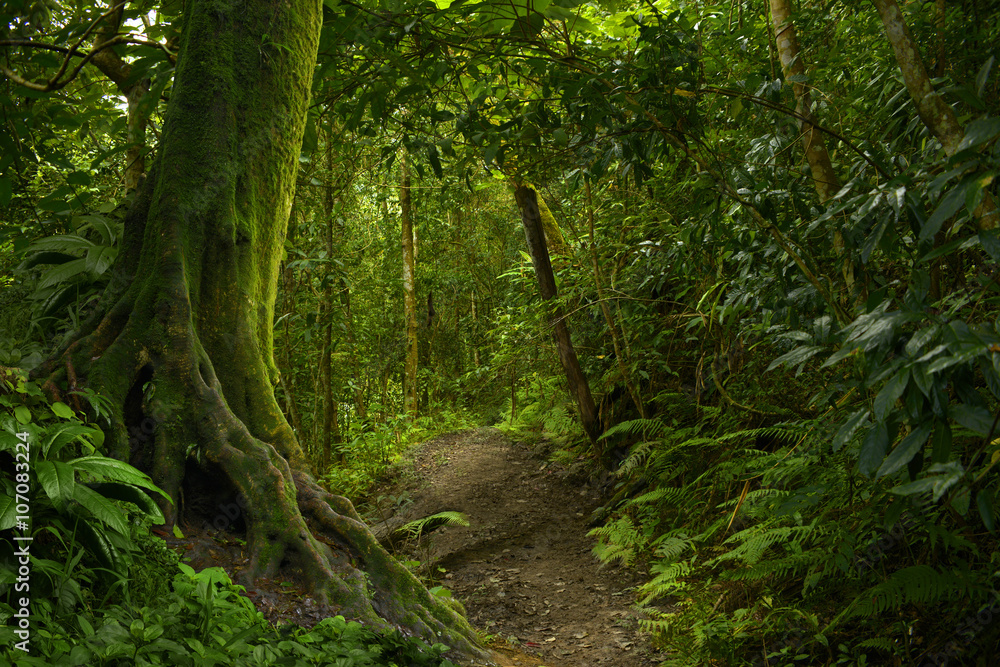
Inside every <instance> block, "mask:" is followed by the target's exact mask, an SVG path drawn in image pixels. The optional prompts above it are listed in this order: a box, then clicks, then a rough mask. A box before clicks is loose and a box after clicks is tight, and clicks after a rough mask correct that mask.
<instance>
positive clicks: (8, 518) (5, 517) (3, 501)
mask: <svg viewBox="0 0 1000 667" xmlns="http://www.w3.org/2000/svg"><path fill="white" fill-rule="evenodd" d="M16 523H17V503H16V502H15V499H14V498H13V497H11V496H8V495H6V494H3V493H0V530H10V529H11V528H13V527H14V525H15V524H16Z"/></svg>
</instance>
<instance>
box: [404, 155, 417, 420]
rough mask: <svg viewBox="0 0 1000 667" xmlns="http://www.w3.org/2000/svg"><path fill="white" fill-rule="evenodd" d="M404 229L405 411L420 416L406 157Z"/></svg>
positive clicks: (413, 255) (414, 256)
mask: <svg viewBox="0 0 1000 667" xmlns="http://www.w3.org/2000/svg"><path fill="white" fill-rule="evenodd" d="M399 206H400V209H401V211H400V226H401V227H402V231H403V311H404V317H405V319H406V360H405V361H404V363H403V411H404V412H405V413H406V414H407V415H409V417H410V418H411V419H415V418H416V416H417V363H418V358H419V349H418V345H417V282H416V252H415V250H416V245H415V244H414V242H413V241H414V239H413V236H414V234H413V205H412V202H411V200H410V166H409V164H408V163H407V158H406V153H403V154H402V156H401V157H400V161H399Z"/></svg>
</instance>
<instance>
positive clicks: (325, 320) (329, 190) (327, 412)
mask: <svg viewBox="0 0 1000 667" xmlns="http://www.w3.org/2000/svg"><path fill="white" fill-rule="evenodd" d="M330 139H331V137H329V136H328V137H327V141H326V171H327V174H326V188H325V189H326V192H325V197H324V201H323V213H324V217H325V218H326V234H325V236H326V239H325V240H326V259H327V262H326V269H325V271H324V274H325V275H324V276H323V283H324V285H325V287H324V288H323V302H322V304H321V305H320V318H321V319H320V321H321V323H322V326H323V355H322V358H321V359H320V373H321V374H322V376H323V387H322V390H323V431H322V433H321V434H320V451H321V454H320V466H321V470H323V471H325V470H326V469H327V468H329V467H330V461H331V459H332V455H331V452H332V451H333V424H334V422H335V421H336V415H335V410H336V408H335V406H334V402H333V281H332V279H331V275H330V274H331V273H332V268H331V267H332V266H333V262H332V259H333V142H332V141H331V140H330Z"/></svg>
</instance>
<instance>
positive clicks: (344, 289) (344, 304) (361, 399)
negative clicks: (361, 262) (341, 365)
mask: <svg viewBox="0 0 1000 667" xmlns="http://www.w3.org/2000/svg"><path fill="white" fill-rule="evenodd" d="M340 305H341V308H343V311H344V324H345V326H346V327H347V341H348V343H350V345H351V354H350V364H351V376H352V377H353V379H354V409H355V410H356V411H357V413H358V419H360V420H361V421H362V423H364V422H365V421H367V420H368V406H367V405H366V401H365V392H364V389H363V388H362V386H361V362H360V361H359V352H360V351H359V348H358V339H357V336H356V335H355V333H354V314H353V313H352V312H351V288H350V287H349V286H348V284H347V281H346V280H344V278H343V277H341V279H340Z"/></svg>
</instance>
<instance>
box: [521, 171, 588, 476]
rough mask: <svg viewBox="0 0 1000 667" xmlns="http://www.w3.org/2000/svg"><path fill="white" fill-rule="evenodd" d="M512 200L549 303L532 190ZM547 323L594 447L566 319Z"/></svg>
mask: <svg viewBox="0 0 1000 667" xmlns="http://www.w3.org/2000/svg"><path fill="white" fill-rule="evenodd" d="M514 197H515V199H516V200H517V205H518V208H519V209H520V211H521V222H522V224H523V225H524V236H525V239H526V240H527V242H528V253H529V254H530V255H531V262H532V264H533V265H534V267H535V277H536V278H537V279H538V291H539V293H540V294H541V296H542V299H544V300H545V301H551V300H553V299H555V298H556V294H557V291H556V279H555V276H554V275H553V273H552V263H551V261H550V260H549V251H548V248H547V247H546V246H545V232H544V230H543V227H542V216H541V213H540V212H539V210H538V200H537V195H536V194H535V191H534V190H533V189H532V188H530V187H528V186H525V185H520V186H518V187H517V189H516V190H515V191H514ZM549 321H550V322H551V324H552V328H553V330H554V333H555V339H556V349H557V350H558V352H559V361H560V363H561V364H562V367H563V371H564V372H565V373H566V382H567V384H568V385H569V391H570V393H571V394H572V395H573V398H574V399H576V404H577V407H578V408H579V410H580V422H581V423H582V425H583V430H584V431H585V432H586V434H587V437H589V438H590V440H591V442H593V443H594V444H595V446H596V445H597V443H598V438H599V437H600V435H601V430H600V426H599V424H598V420H597V408H596V407H595V405H594V398H593V396H592V395H591V393H590V384H589V383H588V382H587V377H586V376H585V375H584V374H583V370H582V369H581V368H580V361H579V359H577V356H576V349H575V348H574V347H573V341H572V339H571V338H570V333H569V327H568V326H567V325H566V318H565V316H564V315H563V313H562V311H561V309H559V308H556V309H555V311H554V312H553V313H552V315H551V317H550V320H549ZM597 454H598V456H601V452H600V449H598V450H597Z"/></svg>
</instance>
